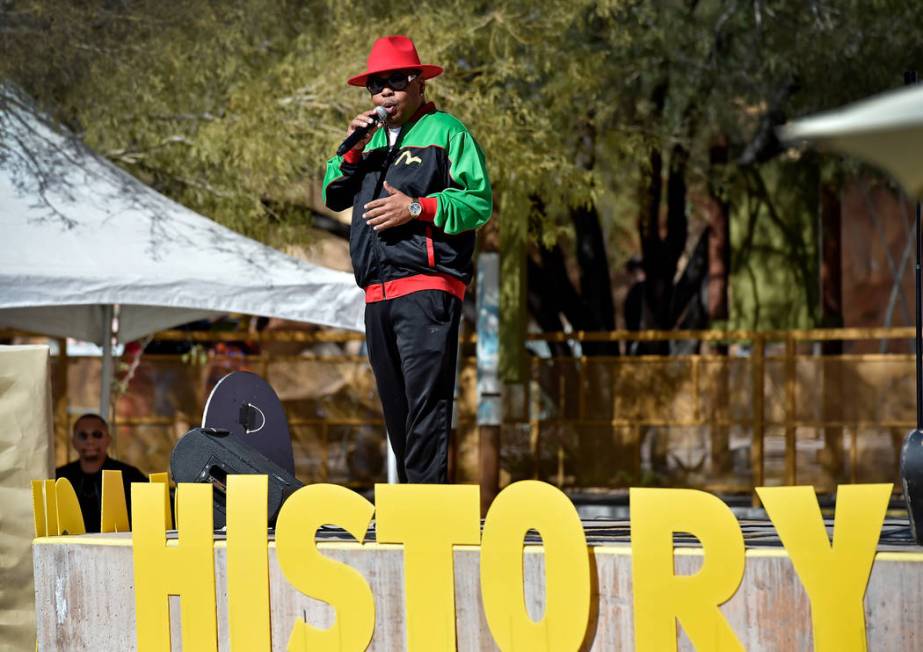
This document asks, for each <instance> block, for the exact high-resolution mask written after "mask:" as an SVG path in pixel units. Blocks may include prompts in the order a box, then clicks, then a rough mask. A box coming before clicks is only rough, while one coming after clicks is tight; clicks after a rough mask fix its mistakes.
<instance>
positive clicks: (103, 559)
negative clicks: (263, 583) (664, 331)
mask: <svg viewBox="0 0 923 652" xmlns="http://www.w3.org/2000/svg"><path fill="white" fill-rule="evenodd" d="M319 547H320V549H321V550H323V551H324V552H325V554H327V555H329V556H330V557H332V558H335V559H337V560H340V561H343V562H345V563H348V564H349V565H350V566H353V567H354V568H356V569H358V570H359V571H360V572H361V573H362V574H363V575H364V576H365V578H366V580H367V581H368V582H369V584H370V585H371V587H372V591H373V593H374V595H375V605H376V628H375V635H374V638H373V640H372V645H371V647H370V649H371V650H380V651H393V650H401V649H404V648H405V645H404V597H403V571H402V549H401V547H400V546H396V545H380V544H367V545H365V546H362V547H360V546H358V545H357V544H355V543H321V544H319ZM526 550H527V554H526V555H525V575H526V587H525V589H526V590H525V594H526V600H527V605H528V608H529V610H530V615H532V617H533V618H538V617H540V615H541V612H542V609H543V602H544V597H543V596H544V586H543V585H544V562H543V559H544V557H543V553H542V549H541V547H540V546H529V547H527V549H526ZM591 551H592V555H591V560H592V565H591V568H592V569H593V570H594V571H595V576H596V581H595V582H594V585H593V590H594V600H593V605H594V609H593V613H592V614H591V624H590V632H589V633H588V636H587V639H586V644H585V649H587V650H633V649H634V645H633V634H632V584H631V552H630V548H629V546H628V545H624V544H622V545H607V546H596V547H592V548H591ZM131 552H132V551H131V544H130V538H129V535H83V536H75V537H55V538H42V539H37V540H36V541H35V545H34V560H35V587H36V604H37V605H38V607H37V621H38V641H39V649H40V650H43V651H44V650H133V649H135V614H134V595H133V593H132V584H133V582H132V555H131ZM226 553H227V549H226V546H225V544H224V542H223V541H218V542H216V544H215V566H216V587H217V594H218V629H219V640H220V643H219V649H221V650H228V643H227V640H228V621H227V597H226V587H227V576H226V573H225V568H226V559H227V557H226ZM269 555H270V563H269V572H270V601H271V604H272V607H271V612H272V616H271V621H272V639H273V650H280V651H282V650H285V646H286V643H287V641H288V635H289V632H290V631H291V627H292V624H293V623H294V621H295V619H296V618H301V617H302V615H303V614H306V615H307V620H308V622H309V623H311V624H313V625H316V626H318V627H326V626H328V625H330V624H331V617H332V611H331V610H330V609H329V608H328V607H327V606H326V605H325V604H324V603H322V602H318V601H315V600H313V599H311V598H308V597H305V596H304V595H302V594H300V593H298V592H297V591H296V590H295V589H294V588H292V586H291V585H289V584H288V582H287V581H286V580H285V578H284V577H283V576H282V573H281V570H280V568H279V565H278V562H277V560H276V554H275V546H274V544H273V543H270V549H269ZM676 555H677V556H676V567H677V572H678V573H692V572H695V570H696V569H697V568H698V567H699V565H700V564H701V560H702V556H701V549H698V548H680V549H677V552H676ZM746 559H747V565H746V572H745V574H744V579H743V582H742V584H741V586H740V588H739V589H738V591H737V593H736V594H735V595H734V597H733V598H732V599H731V600H730V601H729V602H728V603H727V604H725V605H724V606H723V607H722V611H723V612H724V614H725V616H726V617H727V618H728V621H729V622H730V623H731V625H732V626H733V628H734V631H735V632H736V633H737V635H738V637H739V638H740V640H741V642H742V643H743V644H744V646H745V647H746V649H747V650H774V651H775V650H786V651H797V650H810V649H811V620H810V607H809V603H808V598H807V594H806V593H805V592H804V589H803V588H802V586H801V583H800V582H799V580H798V577H797V576H796V574H795V572H794V569H793V567H792V564H791V562H790V561H789V558H788V556H787V554H786V553H785V551H784V550H782V549H780V548H767V549H750V550H748V551H747V558H746ZM455 575H456V577H455V599H456V613H457V636H458V649H459V650H466V651H467V650H496V649H497V648H496V646H495V645H494V643H493V640H492V638H491V635H490V631H489V630H488V628H487V623H486V621H485V619H484V614H483V610H482V607H481V599H480V588H479V579H478V577H479V549H478V548H477V547H459V548H457V549H456V552H455ZM171 600H176V599H175V598H171ZM175 606H177V607H178V603H176V605H175ZM865 612H866V622H867V628H868V642H869V649H870V650H920V649H923V553H920V552H879V553H878V555H877V557H876V561H875V565H874V567H873V569H872V575H871V578H870V580H869V586H868V591H867V593H866V600H865ZM178 613H179V610H178V609H173V611H172V614H173V616H172V617H173V627H172V630H173V632H172V633H173V638H174V643H173V649H174V650H179V649H180V643H179V638H178V634H179V627H178ZM680 649H682V650H691V649H692V646H691V645H690V644H689V642H688V640H686V639H685V637H684V635H682V634H680Z"/></svg>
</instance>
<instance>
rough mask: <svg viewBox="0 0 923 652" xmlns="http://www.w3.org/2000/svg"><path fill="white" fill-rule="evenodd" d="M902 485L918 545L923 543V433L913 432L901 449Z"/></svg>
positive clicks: (909, 434) (917, 430) (911, 527)
mask: <svg viewBox="0 0 923 652" xmlns="http://www.w3.org/2000/svg"><path fill="white" fill-rule="evenodd" d="M901 484H902V485H903V489H904V502H906V503H907V516H908V517H909V518H910V529H911V530H912V531H913V537H914V539H916V542H917V543H918V544H920V543H923V432H921V431H920V429H919V428H917V429H916V430H911V431H910V432H909V433H908V434H907V438H906V439H905V440H904V446H903V447H902V448H901Z"/></svg>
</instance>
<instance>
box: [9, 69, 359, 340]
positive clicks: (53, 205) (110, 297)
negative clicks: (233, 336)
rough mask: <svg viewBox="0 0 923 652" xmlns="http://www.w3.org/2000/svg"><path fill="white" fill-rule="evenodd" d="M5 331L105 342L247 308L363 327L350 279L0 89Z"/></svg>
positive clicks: (253, 311) (249, 311) (258, 312)
mask: <svg viewBox="0 0 923 652" xmlns="http://www.w3.org/2000/svg"><path fill="white" fill-rule="evenodd" d="M0 93H2V94H3V97H2V98H0V106H2V105H6V107H7V109H6V110H5V111H0V138H2V143H0V251H2V254H0V326H5V327H12V328H19V329H24V330H28V331H32V332H37V333H42V334H48V335H53V336H59V337H64V336H69V337H75V338H78V339H82V340H86V341H92V342H96V343H98V344H101V343H102V340H103V339H104V338H105V332H106V327H105V323H104V322H105V317H104V315H105V310H106V306H111V305H113V304H119V305H120V306H121V310H120V315H119V333H118V335H119V339H120V340H121V341H123V342H124V341H129V340H133V339H136V338H138V337H141V336H143V335H146V334H149V333H152V332H155V331H157V330H161V329H164V328H168V327H171V326H175V325H177V324H180V323H183V322H188V321H192V320H196V319H200V318H203V317H208V316H212V315H217V314H220V313H226V312H238V313H245V314H252V315H264V316H267V317H280V318H284V319H291V320H297V321H303V322H309V323H314V324H319V325H323V326H331V327H336V328H344V329H350V330H359V331H361V330H363V317H362V315H363V309H364V303H363V297H362V294H361V292H360V290H359V289H358V288H357V287H356V285H355V281H354V279H353V277H352V275H351V274H348V273H345V272H337V271H333V270H329V269H326V268H323V267H318V266H316V265H311V264H309V263H306V262H303V261H299V260H297V259H295V258H292V257H290V256H287V255H285V254H283V253H281V252H279V251H277V250H275V249H272V248H270V247H267V246H264V245H262V244H260V243H258V242H255V241H254V240H250V239H248V238H245V237H243V236H241V235H239V234H237V233H235V232H233V231H231V230H229V229H227V228H224V227H222V226H220V225H218V224H216V223H215V222H213V221H211V220H209V219H207V218H205V217H202V216H201V215H198V214H197V213H195V212H193V211H191V210H188V209H186V208H184V207H183V206H181V205H179V204H177V203H176V202H173V201H171V200H170V199H168V198H166V197H164V196H163V195H160V194H159V193H157V192H155V191H154V190H152V189H151V188H149V187H147V186H145V185H144V184H142V183H141V182H139V181H138V180H137V179H135V178H134V177H132V176H130V175H128V174H126V173H125V172H123V171H122V170H120V169H119V168H117V167H116V166H114V165H112V164H110V163H108V162H107V161H105V160H103V159H102V158H100V157H98V156H97V155H95V154H94V153H93V152H91V151H90V150H89V149H87V148H86V147H83V146H82V145H80V144H79V142H77V141H76V140H75V139H73V138H71V137H68V136H66V135H62V134H61V133H59V132H58V131H56V130H55V129H53V128H51V127H50V126H49V125H48V124H47V123H46V122H45V121H44V120H43V119H42V118H41V117H39V116H38V115H37V114H36V113H35V112H33V111H32V110H31V108H30V106H29V104H28V102H27V101H26V100H25V99H24V98H22V97H21V96H19V95H18V94H16V93H15V92H13V91H11V90H10V89H9V88H8V87H7V88H3V87H0Z"/></svg>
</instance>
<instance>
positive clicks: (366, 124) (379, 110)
mask: <svg viewBox="0 0 923 652" xmlns="http://www.w3.org/2000/svg"><path fill="white" fill-rule="evenodd" d="M387 117H388V110H387V109H386V108H385V107H383V106H377V107H375V109H374V110H372V111H366V112H365V113H360V114H359V115H357V116H356V117H355V119H353V121H352V122H351V123H350V124H349V131H348V132H347V135H346V140H344V141H343V142H342V143H341V144H340V146H339V147H338V148H337V156H343V155H344V154H346V152H348V151H349V150H351V149H354V148H359V149H361V148H362V147H365V145H366V143H368V142H369V140H370V139H371V137H372V133H373V132H374V129H375V127H377V126H378V125H379V124H381V123H383V122H384V121H385V120H386V119H387Z"/></svg>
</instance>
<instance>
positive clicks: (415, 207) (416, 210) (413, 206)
mask: <svg viewBox="0 0 923 652" xmlns="http://www.w3.org/2000/svg"><path fill="white" fill-rule="evenodd" d="M407 210H408V212H409V213H410V217H412V218H414V219H416V218H418V217H420V215H421V214H422V213H423V205H422V204H421V203H420V202H419V200H416V199H414V200H413V201H412V202H410V205H409V206H408V207H407Z"/></svg>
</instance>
